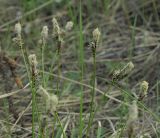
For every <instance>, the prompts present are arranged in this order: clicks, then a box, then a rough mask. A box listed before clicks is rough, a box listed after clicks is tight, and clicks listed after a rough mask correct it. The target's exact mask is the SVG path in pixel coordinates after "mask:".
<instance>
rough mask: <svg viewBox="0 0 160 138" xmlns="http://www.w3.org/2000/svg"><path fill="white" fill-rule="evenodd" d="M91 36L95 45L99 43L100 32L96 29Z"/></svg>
mask: <svg viewBox="0 0 160 138" xmlns="http://www.w3.org/2000/svg"><path fill="white" fill-rule="evenodd" d="M92 35H93V41H94V42H95V43H96V45H97V44H98V43H99V40H100V36H101V32H100V31H99V29H98V28H96V29H94V30H93V32H92Z"/></svg>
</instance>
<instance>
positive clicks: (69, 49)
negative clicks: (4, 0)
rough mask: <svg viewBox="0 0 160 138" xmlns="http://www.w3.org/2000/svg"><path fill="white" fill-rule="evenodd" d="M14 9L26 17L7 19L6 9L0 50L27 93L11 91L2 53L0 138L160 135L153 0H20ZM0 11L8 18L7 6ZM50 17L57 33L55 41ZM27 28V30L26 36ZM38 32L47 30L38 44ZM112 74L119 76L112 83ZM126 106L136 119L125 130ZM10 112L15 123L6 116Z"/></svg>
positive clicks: (9, 72)
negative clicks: (17, 27) (18, 28)
mask: <svg viewBox="0 0 160 138" xmlns="http://www.w3.org/2000/svg"><path fill="white" fill-rule="evenodd" d="M17 2H18V1H16V2H15V5H14V7H15V9H16V7H18V9H20V10H22V11H24V13H23V14H22V17H20V19H17V18H13V17H14V14H13V11H12V12H11V11H10V10H11V9H12V8H11V9H10V8H8V11H7V13H9V14H11V16H6V19H5V20H6V21H7V22H6V21H5V22H3V21H2V22H3V23H1V24H0V31H1V34H0V41H1V49H2V51H4V52H6V55H7V56H8V57H10V58H11V59H13V60H15V62H16V63H17V64H16V65H15V70H16V71H15V72H14V73H15V74H16V75H17V77H18V76H19V80H20V81H22V82H23V84H24V86H25V85H26V84H28V83H30V87H25V88H24V89H22V90H21V89H18V88H17V86H16V83H15V80H14V77H15V76H13V74H12V73H13V72H12V70H13V68H12V67H10V62H9V61H6V60H5V58H4V56H3V54H2V52H1V51H0V89H1V90H0V114H2V116H0V126H1V128H2V129H1V130H0V137H4V138H5V137H7V138H8V137H13V138H14V137H15V138H17V137H33V138H35V137H40V138H49V137H52V138H53V137H55V138H62V137H64V138H67V137H72V138H75V137H79V138H83V137H88V138H89V137H91V138H92V137H93V138H103V137H108V138H113V137H116V138H119V137H132V136H134V135H135V137H140V136H142V137H144V136H143V135H150V136H151V137H157V138H158V137H159V136H160V132H159V125H160V117H159V109H158V108H159V98H158V97H159V95H160V93H159V79H160V78H159V69H160V67H159V63H160V62H159V60H158V59H159V33H160V32H159V29H158V27H157V26H159V16H160V15H159V13H158V10H159V7H160V3H159V2H158V1H157V0H149V1H146V0H141V1H135V3H134V4H132V3H130V2H126V1H124V0H122V1H116V0H114V1H110V0H103V1H98V0H96V1H95V2H93V1H92V0H88V1H81V0H80V1H78V3H76V2H74V1H71V0H68V1H64V0H62V2H60V3H58V2H56V1H53V0H46V1H34V2H33V1H22V3H21V4H22V5H23V6H22V5H21V6H20V7H19V4H18V3H17ZM8 3H9V0H8ZM2 8H4V11H6V5H3V4H2ZM4 13H5V12H4ZM15 13H16V10H15ZM5 14H6V13H5ZM2 17H3V16H2V15H1V14H0V18H2ZM53 17H55V18H56V19H57V20H58V24H59V27H60V32H58V37H56V38H54V39H53V34H54V33H55V30H53V31H52V28H54V26H52V18H53ZM70 20H71V21H73V22H74V26H73V28H72V30H69V31H67V30H66V29H65V25H66V23H67V21H70ZM18 21H20V22H21V25H22V34H21V36H20V39H18V41H16V42H18V43H16V45H15V43H12V38H13V37H14V35H15V34H14V33H13V28H14V24H15V23H17V22H18ZM27 24H30V27H31V28H30V29H29V30H28V31H25V29H26V26H27ZM43 25H47V26H48V30H49V32H48V33H49V34H48V36H47V39H45V41H44V39H43V41H42V43H41V44H39V43H38V41H39V39H42V37H41V36H40V35H41V32H40V30H42V28H43ZM97 27H98V28H100V30H101V38H100V40H101V41H100V42H99V46H97V47H96V48H95V47H93V45H91V44H90V43H91V42H92V41H93V38H92V37H93V36H92V32H93V30H94V29H96V28H97ZM26 32H28V33H26ZM146 32H147V33H146ZM16 35H17V34H16ZM59 38H62V39H63V43H62V41H60V40H61V39H59ZM90 46H91V47H90ZM33 53H34V54H36V57H37V62H38V64H35V65H34V64H31V62H29V59H28V56H29V55H31V54H33ZM129 61H132V62H133V63H134V65H135V67H134V69H133V70H131V71H129V72H128V71H127V74H126V72H125V71H126V70H125V69H123V68H124V67H125V66H126V64H127V63H128V62H129ZM117 69H119V70H120V71H121V72H122V71H123V73H122V74H121V75H117V78H116V80H113V79H112V78H113V73H114V71H115V70H117ZM37 71H38V74H37ZM118 77H120V78H118ZM144 80H146V81H148V82H149V89H148V94H147V95H146V96H145V97H144V98H142V99H140V98H139V97H138V96H139V95H140V94H139V93H140V83H141V82H142V81H144ZM4 82H5V83H4ZM11 83H14V84H15V85H13V86H11ZM2 84H3V85H2ZM40 85H42V86H43V87H44V89H45V90H46V91H47V93H48V95H49V96H48V97H47V98H48V99H47V100H46V99H45V96H42V95H41V94H40V92H39V86H40ZM9 87H11V89H10V90H9V91H8V88H9ZM17 89H18V90H17ZM31 95H32V96H31ZM54 95H56V96H57V97H58V104H57V105H56V104H55V106H56V108H55V110H54V111H53V110H52V107H53V106H54V105H52V103H49V101H50V98H51V97H52V96H54ZM139 99H140V100H139ZM1 101H2V102H1ZM11 101H13V103H12V102H11ZM31 101H32V105H31V104H29V103H30V102H31ZM46 101H48V102H46ZM132 101H136V103H137V104H136V105H137V107H138V112H139V114H138V117H137V118H136V117H135V116H134V117H133V118H134V119H133V120H132V121H133V124H134V123H135V124H136V127H134V126H133V125H131V124H132V123H128V122H129V121H128V120H129V118H128V116H130V113H129V111H130V109H131V107H132V104H131V103H132ZM29 105H30V106H29ZM48 107H50V108H48ZM13 109H15V111H16V112H17V113H18V117H19V118H18V119H17V118H16V117H15V115H14V113H13V112H10V111H11V110H13ZM135 118H136V119H135ZM141 120H142V122H140V121H141ZM144 126H145V127H144ZM129 128H130V129H131V130H133V131H132V132H131V131H129Z"/></svg>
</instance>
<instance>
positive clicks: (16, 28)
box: [15, 23, 22, 35]
mask: <svg viewBox="0 0 160 138" xmlns="http://www.w3.org/2000/svg"><path fill="white" fill-rule="evenodd" d="M21 31H22V27H21V24H20V23H16V24H15V32H16V34H17V35H21Z"/></svg>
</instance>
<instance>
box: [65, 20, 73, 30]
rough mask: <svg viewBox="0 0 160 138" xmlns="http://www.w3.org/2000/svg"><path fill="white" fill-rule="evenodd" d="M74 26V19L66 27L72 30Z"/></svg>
mask: <svg viewBox="0 0 160 138" xmlns="http://www.w3.org/2000/svg"><path fill="white" fill-rule="evenodd" d="M72 28H73V22H72V21H69V22H67V24H66V26H65V29H66V30H67V31H70V30H72Z"/></svg>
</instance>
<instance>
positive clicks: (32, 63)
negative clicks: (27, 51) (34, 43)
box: [28, 54, 38, 66]
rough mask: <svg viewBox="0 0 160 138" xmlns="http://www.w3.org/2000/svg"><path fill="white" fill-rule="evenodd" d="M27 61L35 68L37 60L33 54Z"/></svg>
mask: <svg viewBox="0 0 160 138" xmlns="http://www.w3.org/2000/svg"><path fill="white" fill-rule="evenodd" d="M28 59H29V63H30V64H31V65H34V66H37V64H38V62H37V59H36V55H35V54H31V55H29V57H28Z"/></svg>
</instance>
